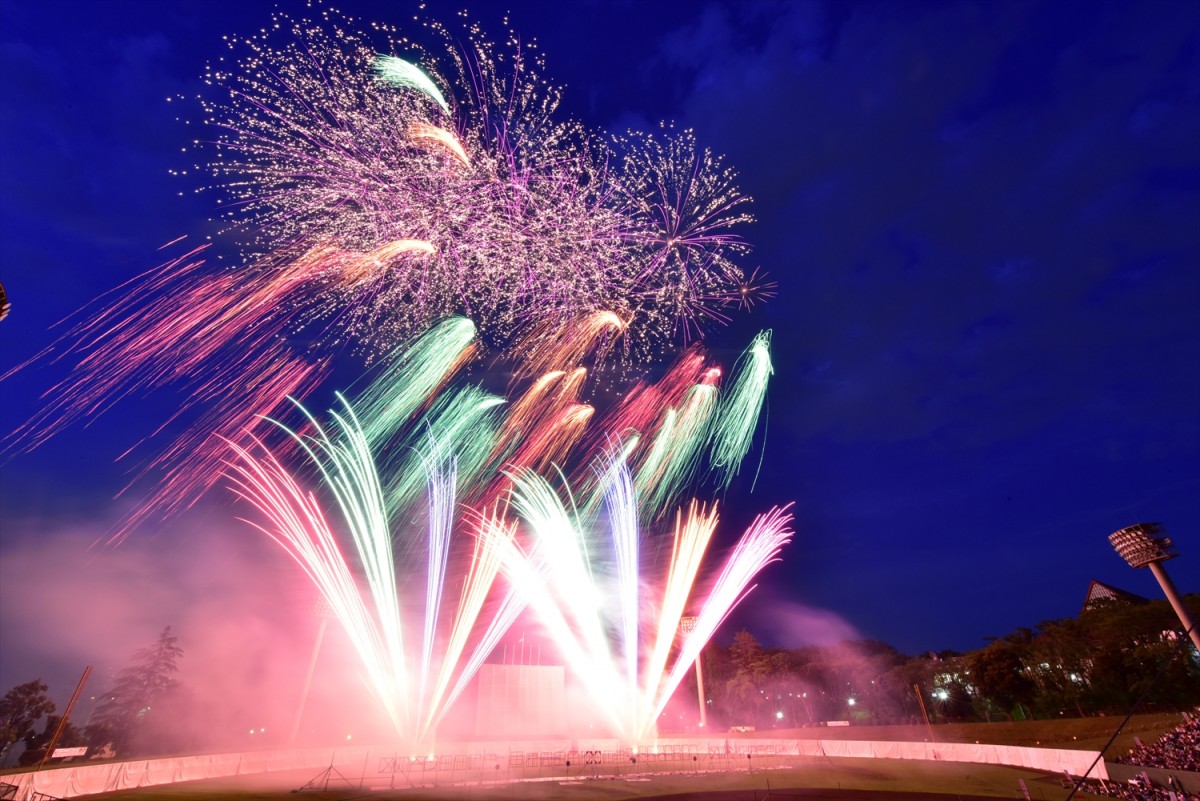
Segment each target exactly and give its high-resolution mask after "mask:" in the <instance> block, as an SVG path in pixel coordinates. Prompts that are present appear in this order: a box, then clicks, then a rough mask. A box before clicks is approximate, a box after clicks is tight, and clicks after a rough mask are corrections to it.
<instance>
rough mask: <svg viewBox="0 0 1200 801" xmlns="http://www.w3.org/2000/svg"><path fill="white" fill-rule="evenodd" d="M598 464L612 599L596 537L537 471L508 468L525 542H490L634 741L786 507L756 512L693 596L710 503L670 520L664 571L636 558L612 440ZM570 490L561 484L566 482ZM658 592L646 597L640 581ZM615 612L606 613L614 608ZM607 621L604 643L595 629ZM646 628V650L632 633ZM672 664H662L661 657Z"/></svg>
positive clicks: (769, 543) (777, 534)
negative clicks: (659, 574) (703, 591)
mask: <svg viewBox="0 0 1200 801" xmlns="http://www.w3.org/2000/svg"><path fill="white" fill-rule="evenodd" d="M606 458H607V459H608V460H609V463H608V464H602V466H601V467H600V468H598V469H599V472H600V473H601V474H602V475H604V476H606V477H608V478H609V479H610V480H609V482H608V483H607V485H606V486H605V487H604V488H603V490H602V491H603V492H605V493H606V501H605V503H606V506H607V509H608V514H607V518H608V520H609V521H610V534H611V549H610V553H611V558H612V560H613V561H615V562H616V574H617V582H616V584H617V589H616V594H617V599H616V603H615V604H612V603H610V602H609V600H608V599H606V598H605V596H604V590H603V587H602V580H601V579H600V578H599V576H600V575H601V573H602V572H603V566H597V565H595V564H593V561H594V560H596V559H601V558H602V556H601V554H599V553H597V552H596V549H595V544H594V543H593V542H591V541H589V539H588V538H587V537H586V536H585V535H584V534H583V531H584V530H585V528H586V525H585V522H584V521H583V520H581V519H580V518H579V516H578V513H577V511H576V506H575V502H574V500H573V499H571V498H570V496H569V495H568V502H567V503H564V502H563V500H561V499H560V498H559V496H558V494H557V493H556V492H555V491H554V489H553V488H552V487H551V486H550V485H549V483H548V482H546V480H545V479H543V478H541V477H540V476H538V475H537V474H535V473H532V472H529V471H518V472H514V473H513V474H512V476H511V478H512V481H513V493H512V508H513V510H514V511H515V512H516V513H517V514H518V515H519V516H520V517H521V518H522V520H523V521H524V523H525V524H526V526H527V527H528V532H529V537H530V540H531V542H532V545H531V547H523V546H522V545H521V544H520V543H518V542H517V541H516V540H515V539H513V538H509V539H507V540H503V541H501V542H499V543H498V547H499V548H501V549H502V550H503V552H504V557H503V558H504V567H503V570H504V572H505V574H506V575H507V576H508V578H509V582H510V584H511V585H512V586H513V587H514V588H515V590H516V592H518V593H519V594H520V596H521V598H522V600H523V601H524V602H525V603H527V604H528V606H529V608H530V609H531V610H533V611H534V612H535V614H537V616H538V618H539V619H540V620H541V622H542V624H543V625H544V626H545V628H546V630H547V633H548V634H549V635H550V637H551V639H552V640H553V641H554V643H555V645H556V647H557V649H558V650H559V652H560V654H561V655H562V656H563V658H564V661H565V662H566V663H567V665H568V667H569V669H570V670H571V671H572V672H573V673H574V674H575V675H577V676H578V677H579V679H580V684H581V686H583V687H585V688H587V689H588V692H589V694H591V696H592V698H593V700H594V701H595V703H596V706H597V709H598V710H600V711H601V713H602V714H604V715H605V717H606V718H607V719H608V720H609V722H610V723H611V724H612V725H613V726H614V727H615V730H616V731H617V732H619V734H620V736H622V737H625V738H627V740H628V742H629V743H630V744H632V745H634V746H637V745H640V744H642V743H644V742H645V741H646V739H647V738H648V737H650V736H651V735H652V733H653V729H654V725H655V721H656V720H657V718H658V716H659V715H660V714H661V712H662V710H663V708H664V707H665V705H666V703H667V701H668V700H669V699H670V697H671V695H672V694H673V693H674V691H675V689H676V688H677V687H678V685H679V683H680V681H682V679H683V676H684V674H685V673H686V671H687V669H688V667H689V666H690V665H691V664H692V662H694V661H695V658H696V655H697V654H698V652H699V648H700V647H701V646H702V645H703V643H704V642H705V641H707V640H708V639H709V638H710V637H711V636H712V634H713V633H714V632H715V630H716V627H717V626H718V625H719V624H720V623H721V622H722V621H723V620H724V619H725V618H726V616H728V614H729V612H730V611H731V610H732V609H733V608H734V607H735V606H736V605H737V604H738V603H739V602H740V601H741V600H742V599H743V598H744V597H745V595H746V594H747V592H749V589H748V587H749V584H750V582H751V581H752V580H753V578H754V576H755V575H757V574H758V573H759V572H760V571H761V570H762V569H763V568H764V567H766V565H768V564H770V562H771V561H773V560H775V559H776V558H777V556H778V554H779V551H780V549H781V548H782V547H783V545H784V544H785V543H786V542H787V541H788V540H789V538H790V536H791V531H790V529H789V528H788V525H789V523H790V521H791V515H790V514H788V513H787V510H786V509H774V510H772V511H771V512H770V513H768V514H766V515H762V516H760V517H759V518H757V519H756V520H755V522H754V524H753V525H752V526H751V527H750V529H748V530H747V531H746V533H745V534H744V535H743V536H742V538H741V539H740V540H739V542H738V544H737V546H736V547H735V548H734V550H733V552H732V553H731V555H730V556H729V558H728V559H727V561H726V563H725V565H724V567H723V568H722V570H721V574H720V576H719V577H718V579H717V581H716V583H715V584H714V586H713V589H712V591H711V592H709V593H708V594H707V596H706V597H705V598H703V599H702V600H699V599H697V598H695V597H694V596H695V595H696V583H697V578H698V576H699V572H700V568H701V564H702V561H703V559H704V556H705V554H706V552H707V549H708V546H709V544H710V543H711V541H712V537H713V532H714V530H715V528H716V524H717V513H716V509H715V507H713V508H706V507H705V506H703V505H702V504H698V503H695V502H693V503H692V504H691V505H690V506H689V509H688V512H687V514H686V515H683V514H682V513H680V515H679V516H678V518H677V521H676V528H675V538H674V547H673V548H672V552H671V556H670V560H669V563H668V566H667V571H666V573H667V575H666V577H665V580H663V581H656V580H655V577H654V576H651V575H648V574H647V573H646V572H645V571H644V566H642V565H639V564H637V562H638V561H639V559H638V556H637V555H638V551H639V549H638V547H637V543H638V533H637V518H638V511H637V509H636V505H637V497H636V493H635V491H634V488H633V480H632V478H631V476H630V474H629V470H628V467H627V466H626V465H625V464H624V463H623V461H622V456H621V451H620V449H618V448H613V449H611V450H610V451H609V452H608V455H607V457H606ZM568 492H569V490H568ZM648 590H651V591H656V592H657V595H656V597H655V598H653V600H650V599H648V598H646V597H645V593H646V591H648ZM689 602H691V603H693V604H696V605H697V606H698V608H699V612H698V615H697V625H696V629H695V632H694V633H692V634H691V635H689V636H688V637H687V639H686V640H685V641H684V644H683V646H682V648H681V649H680V650H679V652H678V653H677V654H676V657H675V661H674V662H673V663H670V654H671V651H672V648H673V644H674V642H675V636H676V632H677V631H678V629H679V623H680V620H681V618H682V616H683V612H684V610H685V608H686V606H687V605H688V603H689ZM614 618H615V619H614ZM610 630H613V631H617V632H619V636H618V637H617V642H616V643H615V644H614V643H611V642H610V641H609V639H608V637H607V635H606V633H605V632H607V631H610ZM643 635H646V636H649V637H651V638H652V641H651V642H650V643H649V648H648V649H647V651H646V652H643V650H642V649H641V641H640V640H641V637H642V636H643ZM669 663H670V664H669Z"/></svg>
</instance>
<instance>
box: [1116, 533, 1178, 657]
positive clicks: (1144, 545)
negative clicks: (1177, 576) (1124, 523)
mask: <svg viewBox="0 0 1200 801" xmlns="http://www.w3.org/2000/svg"><path fill="white" fill-rule="evenodd" d="M1162 533H1163V527H1162V523H1137V524H1135V525H1132V526H1129V527H1128V528H1123V529H1121V530H1120V531H1114V532H1113V533H1112V534H1109V535H1108V541H1109V542H1110V543H1112V546H1113V547H1114V548H1116V549H1117V553H1118V554H1119V555H1120V557H1121V558H1122V559H1124V560H1125V561H1126V562H1128V563H1129V566H1130V567H1148V568H1150V572H1151V573H1153V574H1154V578H1156V579H1158V586H1160V587H1162V591H1163V594H1164V595H1166V596H1167V600H1168V601H1170V602H1171V606H1172V608H1174V609H1175V614H1177V615H1179V622H1180V623H1182V624H1183V628H1184V629H1185V630H1186V631H1187V633H1188V636H1189V637H1191V638H1192V645H1194V646H1196V650H1197V651H1200V631H1196V623H1195V621H1193V620H1192V616H1191V615H1190V614H1189V613H1188V610H1187V607H1186V606H1184V605H1183V599H1182V598H1180V597H1179V591H1178V590H1176V589H1175V585H1174V584H1172V583H1171V577H1170V576H1168V575H1167V571H1166V570H1165V569H1164V568H1163V566H1162V564H1161V563H1162V562H1165V561H1167V560H1168V559H1174V558H1175V557H1176V556H1178V555H1179V554H1177V553H1175V551H1174V548H1173V547H1172V546H1171V539H1170V537H1165V536H1160V535H1161V534H1162Z"/></svg>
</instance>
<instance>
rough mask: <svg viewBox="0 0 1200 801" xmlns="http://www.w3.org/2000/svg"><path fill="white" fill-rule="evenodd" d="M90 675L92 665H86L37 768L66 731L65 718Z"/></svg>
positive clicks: (68, 715) (52, 751)
mask: <svg viewBox="0 0 1200 801" xmlns="http://www.w3.org/2000/svg"><path fill="white" fill-rule="evenodd" d="M90 675H92V666H91V665H88V666H87V667H85V668H84V669H83V675H82V676H81V677H80V678H79V683H78V684H76V685H75V693H74V694H73V695H72V696H71V700H70V702H69V703H68V704H67V708H66V710H65V711H64V712H63V716H62V720H60V721H59V722H58V728H56V729H55V730H54V736H53V737H51V738H50V742H48V743H46V753H44V754H42V761H41V762H39V763H38V766H37V769H38V770H41V769H42V766H43V765H45V764H46V760H47V759H49V758H50V755H51V754H52V753H54V747H55V746H56V745H58V738H59V737H62V733H63V732H64V731H66V729H67V720H69V719H70V717H71V710H73V709H74V708H75V702H76V701H78V700H79V694H80V693H82V692H83V685H85V684H87V680H88V676H90Z"/></svg>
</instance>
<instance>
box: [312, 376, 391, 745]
mask: <svg viewBox="0 0 1200 801" xmlns="http://www.w3.org/2000/svg"><path fill="white" fill-rule="evenodd" d="M339 400H341V402H342V407H343V409H344V410H345V413H344V414H342V413H338V412H332V413H331V415H330V416H331V417H332V419H333V421H334V424H335V426H336V428H335V432H336V438H332V437H330V436H329V434H328V433H327V432H326V430H325V429H324V427H323V426H322V425H321V424H320V422H319V421H318V420H317V419H316V417H315V416H313V415H312V414H311V413H309V412H308V411H307V410H306V409H304V407H303V406H300V405H299V404H297V406H298V408H299V409H300V411H301V412H303V413H304V415H305V417H306V418H307V420H308V423H309V426H310V427H311V429H312V430H313V431H314V432H315V433H314V435H312V436H310V437H301V436H300V435H297V434H295V433H293V432H290V431H289V433H290V434H291V435H292V437H293V439H295V440H297V441H298V442H299V443H300V445H301V447H302V448H303V449H304V450H305V452H306V453H307V454H308V455H309V458H310V460H311V461H312V463H313V464H314V465H315V466H316V467H317V469H318V470H319V471H320V473H321V476H322V477H323V479H324V484H325V486H326V487H328V489H329V490H330V491H331V492H332V493H333V496H334V498H335V499H336V501H337V504H338V507H339V508H340V510H341V512H342V517H343V518H344V520H345V521H346V524H347V527H348V528H349V530H350V535H351V538H352V539H353V542H354V545H355V549H356V551H357V553H358V557H359V560H360V563H361V565H362V570H363V573H364V574H365V577H366V581H367V587H368V589H369V592H370V595H371V598H372V601H373V604H374V609H375V612H376V617H377V620H378V622H379V627H380V639H381V640H382V641H383V647H384V649H385V652H386V653H387V657H388V660H389V662H390V664H391V669H392V672H393V675H394V676H395V677H396V678H395V681H396V682H397V684H398V686H401V687H404V686H406V682H407V681H408V679H407V676H408V675H410V674H409V673H407V672H406V670H405V669H406V662H405V650H404V637H403V625H404V624H403V622H402V620H401V607H400V598H399V595H398V592H397V587H396V566H395V557H394V553H393V549H392V532H391V528H390V527H389V525H388V515H387V505H386V502H385V501H384V497H383V487H382V485H381V482H380V480H379V474H378V472H377V470H376V468H375V462H374V459H373V457H372V455H371V449H370V444H369V442H368V439H367V436H366V433H365V432H364V431H363V430H362V427H361V426H360V425H359V422H358V418H357V417H356V416H355V414H354V410H353V409H352V408H351V407H350V404H349V403H348V402H346V400H345V399H344V398H341V397H340V396H339ZM400 700H401V701H402V706H401V708H400V710H398V717H399V718H400V719H401V720H403V721H404V722H405V725H406V729H408V730H411V726H412V715H413V709H412V707H411V704H410V703H409V701H410V699H409V698H408V697H407V696H405V695H401V696H400Z"/></svg>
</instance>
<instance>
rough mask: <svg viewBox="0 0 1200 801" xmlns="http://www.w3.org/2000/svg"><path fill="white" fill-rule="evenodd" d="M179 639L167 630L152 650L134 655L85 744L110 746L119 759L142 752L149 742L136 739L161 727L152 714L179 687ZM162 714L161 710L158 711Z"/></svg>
mask: <svg viewBox="0 0 1200 801" xmlns="http://www.w3.org/2000/svg"><path fill="white" fill-rule="evenodd" d="M178 639H179V638H178V637H175V636H173V635H172V634H171V627H170V626H167V627H166V628H164V629H163V630H162V632H161V633H160V634H159V635H158V640H157V641H155V643H154V644H153V645H151V646H148V647H146V648H140V649H138V650H137V651H135V652H134V654H133V658H132V661H133V664H131V665H130V666H129V667H127V668H125V669H124V670H122V671H121V672H120V673H118V674H117V680H116V682H115V683H114V685H113V688H112V689H111V690H109V691H108V692H107V693H105V696H104V700H103V701H101V703H100V706H98V707H97V708H96V713H95V715H93V717H92V723H91V724H90V725H89V726H88V741H89V744H91V745H93V746H99V745H103V744H104V743H106V742H109V743H112V746H113V749H114V750H115V751H116V752H117V754H118V755H121V756H125V755H127V754H129V753H131V752H135V751H139V750H145V749H146V748H147V747H148V746H149V745H150V743H149V738H146V737H139V734H143V733H146V732H148V731H150V730H151V729H154V728H157V727H155V726H154V725H153V724H154V723H161V722H162V721H159V720H158V718H161V717H163V716H162V715H158V716H155V715H154V712H155V709H156V708H157V707H160V706H161V705H163V704H164V703H166V702H168V701H169V700H170V696H171V695H172V694H173V693H174V691H175V690H176V688H177V687H178V683H177V682H176V681H175V674H176V673H177V672H178V670H179V667H178V664H177V663H178V660H179V658H180V657H181V656H183V649H182V648H180V647H179V646H178V645H176V641H177V640H178ZM160 711H161V710H160Z"/></svg>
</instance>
